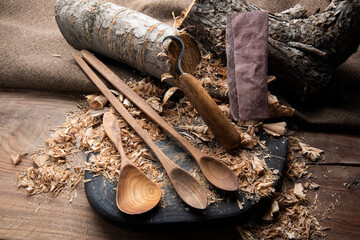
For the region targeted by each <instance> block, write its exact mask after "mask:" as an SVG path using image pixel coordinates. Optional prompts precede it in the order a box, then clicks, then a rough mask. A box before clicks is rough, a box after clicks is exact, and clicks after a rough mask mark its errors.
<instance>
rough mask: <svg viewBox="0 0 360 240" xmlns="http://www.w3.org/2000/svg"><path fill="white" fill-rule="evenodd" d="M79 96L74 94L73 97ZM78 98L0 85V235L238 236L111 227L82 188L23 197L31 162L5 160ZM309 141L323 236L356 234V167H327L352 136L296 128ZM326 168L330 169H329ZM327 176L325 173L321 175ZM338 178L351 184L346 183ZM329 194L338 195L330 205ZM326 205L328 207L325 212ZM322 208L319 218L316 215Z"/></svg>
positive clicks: (343, 158)
mask: <svg viewBox="0 0 360 240" xmlns="http://www.w3.org/2000/svg"><path fill="white" fill-rule="evenodd" d="M80 97H81V96H80ZM77 99H78V96H74V97H71V96H69V95H68V94H55V93H44V92H27V91H16V92H11V91H5V90H2V91H0V143H1V144H0V238H2V239H25V238H26V239H51V238H55V239H64V238H68V239H69V238H81V239H88V238H89V239H203V238H207V239H239V238H240V237H239V234H238V232H237V231H236V229H235V228H215V227H213V228H212V229H193V230H191V231H187V232H166V229H164V230H163V232H149V233H148V232H139V231H140V229H139V230H136V231H130V230H126V229H122V228H119V227H116V226H113V225H111V224H109V223H107V222H105V221H104V220H103V219H101V218H100V217H99V216H98V215H97V214H96V213H95V211H93V209H91V207H90V205H89V203H88V202H87V200H86V197H85V192H84V189H83V187H82V186H80V187H79V188H78V190H77V198H75V199H74V201H73V202H72V203H70V202H69V200H68V199H67V197H68V196H67V195H61V196H58V197H56V198H53V197H50V196H47V195H38V196H32V197H28V196H27V194H26V192H25V190H24V189H17V188H16V184H15V181H16V173H17V172H21V171H22V170H23V169H24V168H25V167H27V166H30V165H31V162H30V161H29V160H28V159H24V160H23V161H22V162H21V163H20V164H19V165H18V166H14V165H13V164H12V163H11V160H10V155H11V154H12V153H13V152H16V151H29V152H31V151H32V150H33V149H34V148H35V146H36V145H42V144H43V141H44V140H45V139H46V138H48V137H49V136H50V134H51V131H50V130H52V129H55V128H56V127H57V126H58V125H60V124H61V123H62V122H63V121H64V120H65V113H66V112H67V111H69V110H74V109H76V105H77ZM297 134H298V135H297V136H298V137H301V136H303V137H305V139H306V140H307V141H308V142H309V143H310V145H312V146H315V147H319V148H322V149H323V150H324V151H325V157H326V159H325V161H324V162H323V163H324V164H326V163H329V164H330V165H313V166H310V168H309V170H308V171H309V172H312V173H313V174H312V176H313V177H316V178H312V180H313V181H314V182H316V183H318V184H320V188H319V189H318V190H317V191H314V192H310V193H309V196H310V201H313V199H314V197H315V195H316V194H318V200H319V204H318V205H317V207H316V209H315V210H314V211H313V213H314V214H316V215H317V216H318V219H319V221H320V222H321V224H322V225H323V226H329V227H330V228H331V229H330V230H329V231H328V236H327V238H326V239H359V237H360V232H359V230H358V229H360V227H359V223H360V219H359V210H360V208H359V203H360V201H359V200H360V199H359V178H360V176H359V173H360V171H359V169H358V167H356V166H354V165H351V166H339V165H333V164H334V163H339V162H340V163H345V164H346V163H358V162H359V159H360V158H359V153H360V145H359V137H356V136H349V135H346V134H329V133H314V132H305V131H302V132H301V131H298V132H297ZM329 170H330V172H329ZM324 175H326V176H327V177H324ZM343 183H348V184H350V187H349V188H346V187H344V186H343ZM336 200H338V201H340V204H339V205H336V204H337V202H336ZM331 203H333V204H334V209H332V210H327V209H328V208H329V206H330V205H331ZM324 212H325V213H326V214H325V215H324V218H323V213H324Z"/></svg>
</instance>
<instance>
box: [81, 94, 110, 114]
mask: <svg viewBox="0 0 360 240" xmlns="http://www.w3.org/2000/svg"><path fill="white" fill-rule="evenodd" d="M85 98H86V100H87V101H88V103H89V106H90V107H91V108H92V109H95V110H97V109H103V108H104V106H105V105H106V103H107V102H108V100H107V98H106V97H105V96H103V95H95V94H91V95H87V96H85Z"/></svg>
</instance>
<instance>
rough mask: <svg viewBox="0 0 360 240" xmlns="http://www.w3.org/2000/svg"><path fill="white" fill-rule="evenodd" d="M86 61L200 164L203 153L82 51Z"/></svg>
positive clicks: (87, 52)
mask: <svg viewBox="0 0 360 240" xmlns="http://www.w3.org/2000/svg"><path fill="white" fill-rule="evenodd" d="M81 54H82V56H83V57H84V58H85V60H86V61H87V62H88V63H89V64H90V65H91V66H92V67H93V68H94V69H96V70H97V71H98V72H99V73H100V74H101V75H102V76H103V77H104V78H105V79H106V80H108V81H109V82H110V83H111V84H112V85H113V86H114V87H115V88H116V89H117V90H119V91H120V92H121V93H122V94H124V95H125V96H126V97H127V98H128V99H130V100H131V102H132V103H134V104H135V105H136V106H137V107H138V108H139V109H140V110H141V111H143V112H144V113H145V114H146V115H147V116H148V117H149V118H150V119H152V120H153V121H154V122H156V123H157V124H158V125H159V126H160V127H161V128H162V129H163V130H164V131H165V132H167V133H168V134H170V135H171V136H173V138H175V139H176V140H177V141H178V142H179V143H180V144H181V145H182V146H183V147H184V148H185V149H186V150H187V151H188V152H189V153H190V154H191V155H192V156H193V158H194V159H195V161H196V162H197V163H198V164H199V161H200V158H201V157H203V156H205V154H204V153H203V152H201V151H200V150H199V149H197V148H196V147H194V146H193V145H192V144H191V143H190V142H189V141H187V140H186V139H185V138H183V137H182V136H181V135H180V134H179V133H178V132H177V131H175V130H174V129H173V128H172V127H171V126H170V125H169V124H168V123H167V122H166V121H165V120H164V119H163V118H162V117H161V116H160V115H159V114H158V113H157V112H156V111H155V110H154V109H153V108H152V107H150V106H149V104H147V103H146V102H145V100H144V99H143V98H142V97H140V96H139V95H138V94H137V93H136V92H135V91H134V90H132V89H131V88H130V87H128V86H127V85H126V84H125V83H124V82H123V81H122V80H121V79H120V78H119V77H118V76H117V75H116V74H115V73H114V72H113V71H111V70H110V69H109V68H108V67H107V66H106V65H105V64H104V63H102V62H101V61H100V60H99V59H97V58H96V57H95V56H94V55H93V54H92V53H90V52H89V51H86V50H82V51H81Z"/></svg>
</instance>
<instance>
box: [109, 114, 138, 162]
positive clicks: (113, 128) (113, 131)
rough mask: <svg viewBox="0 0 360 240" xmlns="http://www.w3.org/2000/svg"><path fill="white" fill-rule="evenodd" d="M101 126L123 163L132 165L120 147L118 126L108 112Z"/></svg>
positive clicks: (121, 146)
mask: <svg viewBox="0 0 360 240" xmlns="http://www.w3.org/2000/svg"><path fill="white" fill-rule="evenodd" d="M103 124H104V130H105V132H106V134H107V135H108V137H109V138H110V140H111V141H112V142H113V143H114V145H115V147H116V149H117V150H118V152H119V153H120V156H121V159H122V161H123V163H124V162H126V163H132V162H131V161H130V160H129V159H128V157H127V156H126V153H125V150H124V147H123V145H122V140H121V130H120V126H119V123H118V122H117V120H116V117H115V116H114V114H112V113H110V112H106V113H104V117H103Z"/></svg>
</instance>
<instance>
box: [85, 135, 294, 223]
mask: <svg viewBox="0 0 360 240" xmlns="http://www.w3.org/2000/svg"><path fill="white" fill-rule="evenodd" d="M259 136H260V139H261V140H265V141H266V144H265V145H266V147H267V148H268V151H266V152H265V153H269V155H270V158H266V164H267V165H268V167H269V168H270V169H274V170H275V169H277V170H279V179H278V180H277V181H275V183H274V187H275V189H278V188H279V186H280V183H281V175H282V173H283V171H284V167H285V162H286V161H285V160H286V156H287V138H286V137H280V138H272V137H269V136H268V135H267V134H266V133H264V132H261V133H260V134H259ZM156 144H157V145H158V146H159V147H160V149H161V150H162V151H163V152H164V153H165V154H166V155H167V156H168V157H169V158H170V159H172V160H173V161H174V162H176V164H178V165H179V166H181V167H182V168H184V169H185V170H186V171H189V170H191V169H193V168H197V166H196V162H195V161H194V160H193V159H192V158H191V156H190V155H188V154H187V153H186V151H185V150H184V149H183V148H182V146H180V145H178V143H177V142H176V141H173V140H172V139H171V138H170V137H169V138H167V139H166V140H165V141H159V142H156ZM256 150H258V149H254V151H256ZM89 157H90V154H89V156H88V159H89ZM155 164H158V166H160V165H159V163H155ZM161 169H162V168H161ZM85 179H92V180H91V181H90V182H86V183H85V193H86V196H87V199H88V201H89V203H90V205H91V206H92V208H93V209H94V210H95V211H96V212H97V213H99V214H100V216H101V217H103V218H104V219H105V220H106V221H108V222H110V223H112V224H115V225H119V226H122V227H127V228H138V227H141V228H142V229H143V228H146V227H149V228H152V229H154V228H156V227H161V228H162V229H163V227H165V226H166V227H171V226H175V225H176V227H180V226H181V227H186V226H190V225H191V227H195V226H197V227H201V226H211V225H213V224H222V225H225V224H226V225H228V224H234V225H236V224H239V223H242V222H244V221H246V220H248V219H249V218H251V217H252V215H253V214H254V212H256V210H258V209H259V208H260V206H261V205H262V204H263V203H264V202H266V200H267V199H266V198H265V199H261V200H259V199H254V198H253V197H252V196H247V194H246V193H243V192H241V191H238V192H226V191H222V190H219V189H216V190H215V191H217V193H218V194H219V195H221V196H223V198H224V201H222V202H218V203H213V204H210V205H209V206H208V207H207V208H206V209H205V210H198V209H193V208H191V207H189V206H188V205H186V204H185V203H184V202H183V201H182V200H181V199H180V198H179V197H178V195H177V194H176V192H175V190H174V189H173V187H172V186H171V185H170V183H167V184H165V191H164V192H165V196H163V201H164V203H165V204H164V205H165V206H164V207H163V206H157V207H155V208H154V209H153V210H151V211H149V212H147V213H145V214H141V215H135V216H132V215H128V214H125V213H122V212H121V211H120V210H118V208H117V206H116V200H115V197H116V191H115V189H116V185H117V182H114V183H111V182H109V181H108V180H107V179H105V178H104V177H103V176H96V177H94V174H92V173H90V172H88V171H86V172H85ZM237 200H238V201H239V202H241V203H242V205H243V208H242V209H240V208H239V205H238V203H237Z"/></svg>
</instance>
